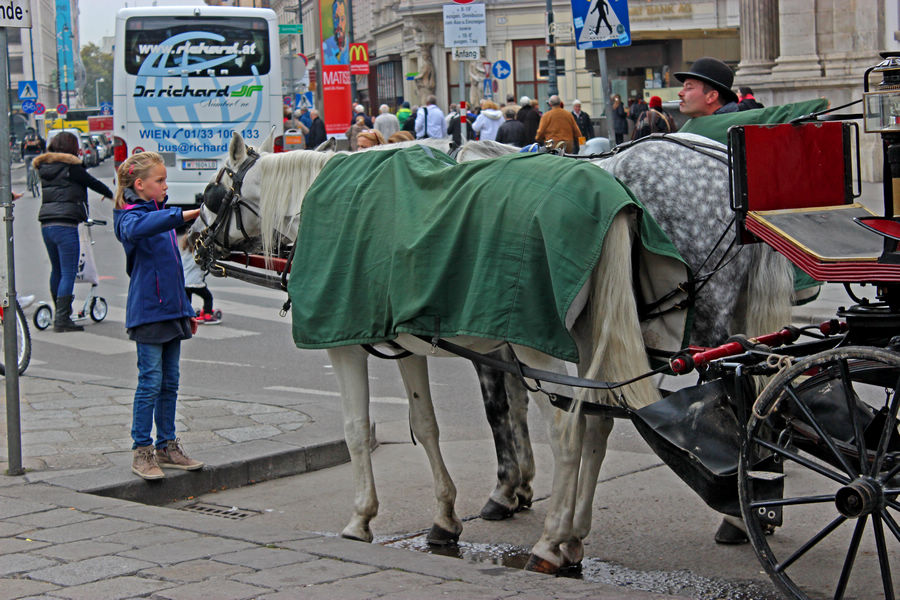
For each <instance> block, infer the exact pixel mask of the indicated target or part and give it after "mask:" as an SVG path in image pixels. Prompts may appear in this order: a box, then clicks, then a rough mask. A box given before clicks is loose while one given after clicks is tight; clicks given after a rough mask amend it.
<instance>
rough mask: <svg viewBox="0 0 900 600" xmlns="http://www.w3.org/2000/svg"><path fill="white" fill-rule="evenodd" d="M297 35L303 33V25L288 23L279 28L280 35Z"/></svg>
mask: <svg viewBox="0 0 900 600" xmlns="http://www.w3.org/2000/svg"><path fill="white" fill-rule="evenodd" d="M295 33H303V24H302V23H287V24H283V25H279V26H278V34H279V35H291V34H295Z"/></svg>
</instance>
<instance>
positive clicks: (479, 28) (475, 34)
mask: <svg viewBox="0 0 900 600" xmlns="http://www.w3.org/2000/svg"><path fill="white" fill-rule="evenodd" d="M443 8H444V47H445V48H456V47H463V48H472V47H477V46H485V45H487V27H486V21H485V16H484V4H445V5H444V7H443Z"/></svg>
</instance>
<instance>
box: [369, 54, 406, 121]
mask: <svg viewBox="0 0 900 600" xmlns="http://www.w3.org/2000/svg"><path fill="white" fill-rule="evenodd" d="M402 71H403V64H402V63H401V62H400V61H391V62H384V63H381V64H379V65H376V66H375V72H376V76H377V79H378V89H377V101H378V102H379V103H380V104H387V105H389V106H391V108H393V109H394V110H396V109H397V106H399V105H400V102H402V101H403V72H402ZM374 108H375V107H373V109H374Z"/></svg>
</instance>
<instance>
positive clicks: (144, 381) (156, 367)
mask: <svg viewBox="0 0 900 600" xmlns="http://www.w3.org/2000/svg"><path fill="white" fill-rule="evenodd" d="M180 357H181V340H172V341H171V342H166V343H165V344H142V343H141V342H138V343H137V358H138V361H137V366H138V384H137V389H136V390H134V412H133V415H132V421H131V439H132V440H134V444H133V445H132V449H134V448H137V447H138V446H149V445H150V444H152V443H153V438H152V437H150V432H151V429H152V427H153V423H154V422H155V423H156V446H157V447H158V448H159V447H162V446H165V445H166V444H167V443H168V441H169V440H174V439H175V399H176V398H177V396H178V360H179V358H180Z"/></svg>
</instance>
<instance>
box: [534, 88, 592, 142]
mask: <svg viewBox="0 0 900 600" xmlns="http://www.w3.org/2000/svg"><path fill="white" fill-rule="evenodd" d="M549 104H550V110H548V111H547V112H546V113H544V116H542V117H541V123H540V125H538V130H537V135H536V136H535V140H536V141H537V143H539V144H543V143H544V142H545V141H546V140H553V146H554V148H555V147H556V145H557V144H559V142H565V143H566V152H578V138H579V136H581V130H580V129H578V124H577V123H576V122H575V117H573V116H572V113H570V112H569V111H567V110H564V109H563V108H562V101H561V100H560V99H559V96H555V95H554V96H550V101H549Z"/></svg>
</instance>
